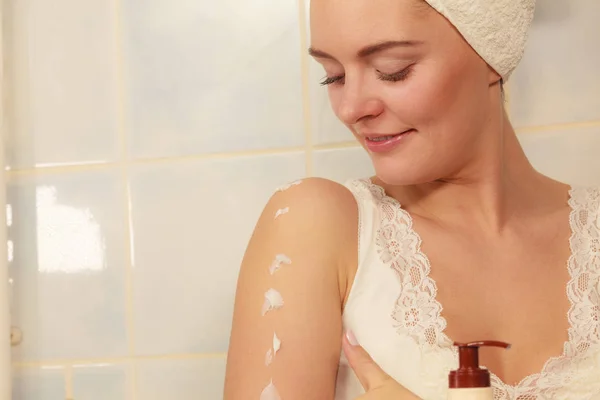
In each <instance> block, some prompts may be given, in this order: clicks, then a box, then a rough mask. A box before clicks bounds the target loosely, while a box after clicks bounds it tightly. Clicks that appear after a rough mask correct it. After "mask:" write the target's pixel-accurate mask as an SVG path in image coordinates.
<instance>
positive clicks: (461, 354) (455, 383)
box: [448, 341, 510, 389]
mask: <svg viewBox="0 0 600 400" xmlns="http://www.w3.org/2000/svg"><path fill="white" fill-rule="evenodd" d="M454 345H455V346H457V347H458V358H459V368H458V369H457V370H456V371H451V372H450V375H449V376H448V380H449V384H450V388H451V389H456V388H481V387H490V386H491V383H490V372H489V371H488V370H487V369H483V368H480V367H479V348H480V347H483V346H495V347H502V348H504V349H509V348H510V345H509V344H508V343H504V342H497V341H480V342H471V343H454Z"/></svg>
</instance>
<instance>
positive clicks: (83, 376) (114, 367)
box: [40, 364, 133, 400]
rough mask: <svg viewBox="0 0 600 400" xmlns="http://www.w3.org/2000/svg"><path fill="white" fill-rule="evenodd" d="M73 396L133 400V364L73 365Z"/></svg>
mask: <svg viewBox="0 0 600 400" xmlns="http://www.w3.org/2000/svg"><path fill="white" fill-rule="evenodd" d="M73 398H74V399H82V400H133V368H132V366H129V365H126V364H96V365H75V366H74V367H73ZM40 400H41V399H40Z"/></svg>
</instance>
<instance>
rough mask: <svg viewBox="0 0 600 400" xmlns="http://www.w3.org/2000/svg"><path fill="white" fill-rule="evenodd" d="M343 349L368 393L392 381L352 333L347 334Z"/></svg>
mask: <svg viewBox="0 0 600 400" xmlns="http://www.w3.org/2000/svg"><path fill="white" fill-rule="evenodd" d="M343 348H344V353H345V354H346V358H347V359H348V362H349V363H350V366H351V367H352V369H353V370H354V373H355V374H356V377H357V378H358V380H359V381H360V383H361V384H362V386H363V388H364V389H365V391H366V392H369V391H371V390H374V389H377V388H378V387H381V386H383V384H384V383H385V382H386V381H388V380H389V379H390V376H389V375H388V374H386V373H385V372H384V371H383V370H382V369H381V368H380V367H379V365H377V364H376V363H375V361H373V359H372V358H371V356H370V355H369V353H367V352H366V351H365V349H363V348H362V347H361V346H360V345H359V344H358V341H357V340H356V337H355V336H354V334H353V333H352V331H348V332H346V334H345V335H344V338H343Z"/></svg>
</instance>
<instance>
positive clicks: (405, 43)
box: [308, 40, 423, 60]
mask: <svg viewBox="0 0 600 400" xmlns="http://www.w3.org/2000/svg"><path fill="white" fill-rule="evenodd" d="M420 44H423V42H419V41H416V40H399V41H398V40H389V41H386V42H381V43H376V44H373V45H370V46H367V47H364V48H362V49H360V50H359V52H358V53H357V55H358V58H367V57H369V56H372V55H373V54H375V53H379V52H381V51H384V50H388V49H391V48H394V47H414V46H418V45H420ZM308 54H310V55H311V56H313V57H316V58H327V59H330V60H335V58H334V57H333V56H332V55H331V54H328V53H326V52H324V51H322V50H318V49H315V48H313V47H311V48H309V49H308Z"/></svg>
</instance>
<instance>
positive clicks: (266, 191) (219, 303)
mask: <svg viewBox="0 0 600 400" xmlns="http://www.w3.org/2000/svg"><path fill="white" fill-rule="evenodd" d="M304 160H305V157H304V153H301V152H299V153H292V154H282V155H274V156H258V157H243V158H232V159H218V160H204V161H193V162H181V163H174V164H164V165H153V166H145V167H136V168H135V169H134V170H133V171H132V174H131V192H132V213H133V218H132V220H133V232H134V254H135V268H134V281H135V287H134V309H135V313H134V314H135V332H136V347H137V351H138V353H139V354H142V355H148V354H187V353H222V352H225V351H226V349H227V345H228V341H229V331H230V324H231V318H232V309H233V300H234V294H235V286H236V280H237V273H238V270H239V265H240V261H241V259H242V256H243V253H244V250H245V248H246V245H247V243H248V240H249V238H250V234H251V232H252V230H253V228H254V225H255V223H256V221H257V219H258V217H259V214H260V212H261V210H262V209H263V207H264V205H265V203H266V202H267V200H268V199H269V197H270V196H271V194H272V193H273V191H274V190H275V189H276V188H277V187H278V186H280V185H282V184H283V183H286V182H289V181H293V180H296V179H297V178H301V177H302V176H303V175H304Z"/></svg>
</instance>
